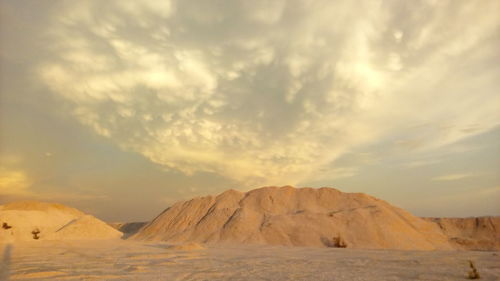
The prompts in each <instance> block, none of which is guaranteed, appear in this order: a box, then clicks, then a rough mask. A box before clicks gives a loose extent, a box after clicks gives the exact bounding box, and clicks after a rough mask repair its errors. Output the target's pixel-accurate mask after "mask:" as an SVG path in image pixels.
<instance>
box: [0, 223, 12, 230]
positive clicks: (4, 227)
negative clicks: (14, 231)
mask: <svg viewBox="0 0 500 281" xmlns="http://www.w3.org/2000/svg"><path fill="white" fill-rule="evenodd" d="M2 228H3V229H9V228H12V226H10V225H8V224H7V223H6V222H4V223H3V224H2Z"/></svg>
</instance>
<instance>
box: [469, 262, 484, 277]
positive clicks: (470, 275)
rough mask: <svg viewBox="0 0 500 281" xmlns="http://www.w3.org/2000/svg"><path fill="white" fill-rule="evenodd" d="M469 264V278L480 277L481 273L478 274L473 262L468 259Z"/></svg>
mask: <svg viewBox="0 0 500 281" xmlns="http://www.w3.org/2000/svg"><path fill="white" fill-rule="evenodd" d="M469 266H470V269H471V270H470V271H469V274H468V277H469V279H481V275H479V272H478V271H477V268H476V266H475V265H474V262H472V261H469Z"/></svg>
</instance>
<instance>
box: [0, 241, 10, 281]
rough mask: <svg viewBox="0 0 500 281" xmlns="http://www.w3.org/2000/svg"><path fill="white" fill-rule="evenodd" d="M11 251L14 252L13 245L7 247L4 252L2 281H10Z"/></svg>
mask: <svg viewBox="0 0 500 281" xmlns="http://www.w3.org/2000/svg"><path fill="white" fill-rule="evenodd" d="M11 251H12V245H11V244H7V245H5V247H4V250H3V255H2V260H1V261H0V281H7V280H9V269H10V255H11Z"/></svg>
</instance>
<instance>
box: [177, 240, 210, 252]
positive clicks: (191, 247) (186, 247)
mask: <svg viewBox="0 0 500 281" xmlns="http://www.w3.org/2000/svg"><path fill="white" fill-rule="evenodd" d="M168 249H170V250H176V251H197V250H205V249H206V248H205V247H204V246H203V245H201V244H198V243H195V242H189V243H184V244H180V245H175V246H172V247H169V248H168Z"/></svg>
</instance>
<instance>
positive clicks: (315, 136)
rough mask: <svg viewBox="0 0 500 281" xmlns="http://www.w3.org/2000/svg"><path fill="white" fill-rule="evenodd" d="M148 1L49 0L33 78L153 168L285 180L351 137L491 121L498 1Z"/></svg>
mask: <svg viewBox="0 0 500 281" xmlns="http://www.w3.org/2000/svg"><path fill="white" fill-rule="evenodd" d="M160 2H161V1H147V2H125V1H124V2H122V1H106V2H105V4H103V2H101V1H86V2H79V3H78V4H71V2H69V3H67V4H66V5H64V6H61V7H59V6H58V7H59V8H58V9H56V10H54V18H53V22H52V23H51V25H50V26H48V27H47V30H49V32H48V34H46V36H48V37H49V38H50V39H51V40H52V41H51V42H53V44H51V47H50V50H49V51H51V52H52V55H53V56H51V57H49V58H48V59H47V60H46V61H44V62H42V63H41V64H40V65H39V68H38V74H39V77H40V78H41V79H42V80H43V81H44V82H45V83H46V84H47V85H48V86H49V87H50V88H51V89H52V90H53V92H54V93H56V95H58V96H59V97H60V98H61V99H62V100H64V101H65V102H66V103H67V104H68V105H69V108H71V114H72V115H73V116H75V118H77V119H78V120H79V121H80V122H81V123H83V124H85V125H87V126H89V127H90V128H92V129H93V130H95V131H96V132H97V133H99V134H101V135H103V136H106V137H108V138H110V139H112V140H113V141H114V142H116V143H117V145H119V146H121V147H123V148H125V149H128V150H131V151H136V152H138V153H140V154H142V155H144V156H146V157H147V158H149V159H150V160H151V161H154V162H156V163H158V164H161V165H164V166H166V167H170V168H172V169H177V170H180V171H183V172H185V173H188V174H189V173H194V172H197V171H209V172H214V173H218V174H221V175H223V176H225V177H228V178H231V179H234V180H238V181H241V182H244V183H247V184H249V185H253V184H278V185H280V184H282V183H283V182H286V183H290V184H295V183H297V182H300V181H303V180H304V179H307V178H310V177H315V176H319V172H318V171H322V170H323V169H324V168H325V167H326V166H328V164H330V163H332V161H334V160H335V159H336V158H338V157H339V156H341V155H343V154H345V153H346V152H349V151H350V150H352V149H355V148H357V147H360V146H368V145H373V144H376V143H378V142H383V141H386V142H393V143H396V144H399V146H400V147H403V148H407V149H408V148H411V149H416V150H426V149H437V148H439V147H442V146H444V145H448V144H450V143H453V142H456V141H458V140H460V139H462V138H464V137H466V136H470V135H471V134H479V133H482V132H485V131H487V130H489V129H491V128H493V127H494V126H495V125H497V124H498V121H499V120H500V119H499V114H498V112H500V108H499V107H500V97H499V96H498V95H497V93H496V89H497V81H498V78H499V76H500V72H499V70H498V66H496V64H494V63H493V62H492V61H493V60H491V58H492V57H495V56H497V46H498V39H497V38H498V37H494V36H493V35H494V34H495V31H496V30H497V28H498V21H497V20H496V18H497V17H496V14H495V12H494V11H496V10H498V9H497V8H498V2H495V1H484V3H482V5H473V6H471V5H468V4H467V3H465V2H464V3H462V2H453V3H449V4H447V5H453V9H450V7H449V6H446V5H441V6H439V7H433V6H430V5H428V4H426V3H423V2H418V3H412V4H408V5H411V6H412V7H411V8H412V9H413V10H414V11H415V13H416V15H423V14H425V15H426V17H423V18H422V17H418V16H416V17H409V18H401V17H398V16H397V15H398V14H400V13H398V11H399V9H402V8H401V7H400V6H399V4H398V3H393V4H384V5H379V3H378V2H377V1H371V0H369V1H361V2H360V3H358V2H356V3H354V2H353V1H335V2H332V1H315V2H311V3H309V2H290V1H288V2H286V1H272V3H271V2H267V1H262V2H259V3H257V4H258V5H251V6H250V7H249V5H248V3H247V1H234V4H233V5H230V6H229V5H228V7H218V8H217V9H216V8H215V7H213V6H210V5H205V4H203V3H200V2H199V1H171V2H170V1H167V2H161V3H160ZM132 3H133V4H132ZM166 3H168V4H166ZM353 10H356V11H358V12H359V13H358V14H357V15H356V16H354V15H353V14H352V13H347V12H346V11H353ZM384 30H386V31H388V32H385V31H384ZM418 124H427V125H425V126H420V127H415V125H418ZM470 124H480V125H479V126H474V129H475V130H470ZM464 130H466V133H464V132H465V131H464ZM417 144H418V145H417ZM335 171H337V172H338V171H339V170H330V171H327V173H332V174H334V172H335ZM354 172H355V171H354V170H344V171H341V173H340V174H345V175H346V176H348V175H351V174H353V173H354Z"/></svg>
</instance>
